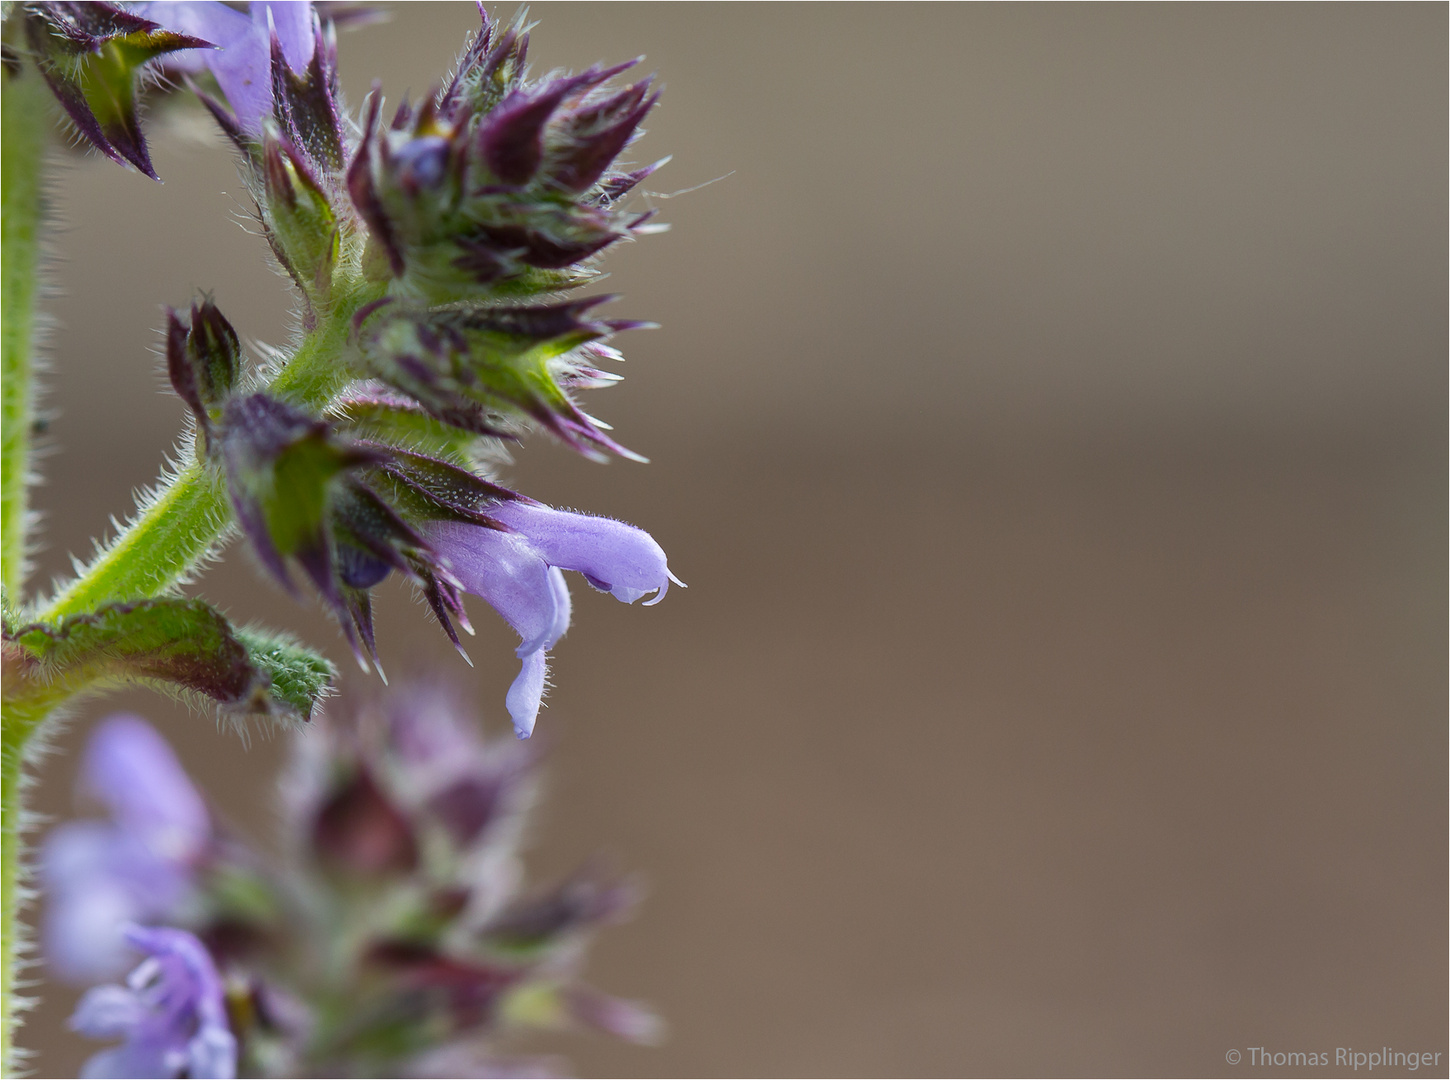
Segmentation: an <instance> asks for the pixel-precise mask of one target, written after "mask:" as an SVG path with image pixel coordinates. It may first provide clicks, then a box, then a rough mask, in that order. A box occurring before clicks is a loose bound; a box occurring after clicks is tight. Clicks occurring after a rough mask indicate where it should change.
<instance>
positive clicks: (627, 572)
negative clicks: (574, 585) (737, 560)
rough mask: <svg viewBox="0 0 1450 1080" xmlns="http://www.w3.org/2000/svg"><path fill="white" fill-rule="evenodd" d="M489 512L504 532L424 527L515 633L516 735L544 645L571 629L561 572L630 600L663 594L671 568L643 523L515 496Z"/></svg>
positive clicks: (532, 699)
mask: <svg viewBox="0 0 1450 1080" xmlns="http://www.w3.org/2000/svg"><path fill="white" fill-rule="evenodd" d="M489 516H490V517H492V518H493V519H494V520H496V521H497V522H499V523H500V524H502V525H504V526H505V527H506V529H508V530H509V531H506V532H505V531H501V530H498V529H489V528H484V527H481V526H476V525H466V524H460V523H457V522H438V523H436V524H434V525H433V526H432V528H431V530H430V533H429V539H430V540H431V541H432V543H433V546H434V548H435V550H436V551H437V553H438V554H439V555H440V556H441V557H442V558H444V559H446V560H447V564H448V567H449V570H450V572H451V573H452V574H453V576H454V577H455V578H456V579H457V580H458V581H459V582H460V583H461V584H462V585H463V587H464V589H465V590H466V591H468V592H470V593H473V594H474V595H475V596H481V597H483V599H485V600H487V601H488V602H489V603H490V604H491V605H492V606H493V608H494V609H495V610H496V611H497V612H498V613H499V614H500V615H502V616H503V617H504V620H505V621H506V622H507V623H508V624H509V625H510V626H512V627H513V628H514V629H515V630H516V631H518V634H519V636H520V637H521V638H523V642H522V644H520V645H519V647H518V650H517V651H518V656H519V658H520V659H522V660H523V669H522V670H521V671H520V672H519V675H518V678H516V679H515V680H514V683H513V685H512V686H511V687H510V688H509V692H508V699H507V701H508V710H509V715H510V716H511V717H512V718H513V722H514V730H515V731H516V732H517V733H518V736H519V738H521V739H526V738H528V737H529V736H530V735H531V734H532V733H533V730H534V721H535V719H536V718H537V717H538V713H539V705H540V702H541V700H542V698H543V694H544V677H545V675H546V674H547V667H548V657H547V654H548V651H549V650H550V649H552V648H553V647H554V645H555V644H556V643H557V642H558V640H559V639H560V638H561V637H563V636H564V633H565V631H567V630H568V629H569V618H570V610H571V609H570V600H569V588H568V586H567V585H566V584H565V583H564V575H563V574H562V573H560V571H562V570H575V571H578V572H579V573H581V574H583V575H584V577H585V579H586V580H587V581H588V582H589V584H591V585H593V586H594V587H595V588H596V589H600V590H603V591H604V592H607V593H611V594H612V595H613V596H615V597H616V598H617V599H619V600H623V601H624V602H625V603H627V604H632V603H633V602H634V601H636V600H638V599H639V598H640V597H642V596H645V595H646V594H648V593H651V592H653V593H655V597H654V599H653V600H649V601H646V603H648V604H654V603H658V602H659V601H660V600H662V599H663V598H664V595H665V592H666V590H667V589H668V588H669V586H670V582H672V581H673V582H674V583H675V584H677V585H683V584H684V583H683V582H681V581H680V580H679V579H678V578H676V577H675V576H674V575H673V574H671V573H670V571H669V567H668V565H667V561H666V558H665V553H664V551H663V550H662V549H661V548H660V546H659V544H657V543H655V541H654V538H653V537H652V536H650V534H649V533H647V532H645V531H644V530H643V529H637V528H635V527H634V526H633V525H626V524H625V523H624V522H622V521H614V520H612V519H610V518H602V517H591V516H589V515H588V514H576V513H572V512H570V511H567V510H555V509H553V508H552V507H548V506H544V505H542V504H540V503H536V502H532V501H528V500H524V499H518V500H513V501H509V502H505V503H502V504H500V505H499V506H497V507H495V508H493V509H491V510H490V511H489Z"/></svg>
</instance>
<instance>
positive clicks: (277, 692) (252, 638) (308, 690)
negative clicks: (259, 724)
mask: <svg viewBox="0 0 1450 1080" xmlns="http://www.w3.org/2000/svg"><path fill="white" fill-rule="evenodd" d="M235 633H236V636H237V638H238V639H239V640H240V641H241V642H242V644H243V645H245V646H246V647H247V651H248V652H249V653H251V656H252V663H253V664H255V665H256V666H257V667H258V668H259V669H260V670H261V671H263V672H265V673H266V674H267V676H268V677H269V678H270V679H271V681H272V696H273V697H274V698H279V699H281V700H282V701H284V702H286V703H287V705H289V706H290V707H291V708H292V709H294V710H295V711H296V712H297V714H298V715H299V716H301V717H302V718H303V719H304V720H308V719H311V717H312V710H313V709H314V708H315V707H316V705H317V703H318V702H319V701H321V700H322V699H323V698H324V697H326V696H327V694H328V692H329V690H330V689H331V686H332V680H333V679H334V678H335V677H336V675H337V669H336V668H335V667H334V666H333V664H332V661H330V660H328V659H327V658H326V657H324V656H319V655H318V654H317V653H315V652H313V651H312V650H311V649H309V648H307V646H305V645H299V644H298V643H297V642H296V641H294V640H292V638H291V637H289V636H287V635H286V634H280V633H277V632H276V631H272V630H266V629H264V628H262V627H256V626H243V627H241V628H239V629H238V630H236V631H235Z"/></svg>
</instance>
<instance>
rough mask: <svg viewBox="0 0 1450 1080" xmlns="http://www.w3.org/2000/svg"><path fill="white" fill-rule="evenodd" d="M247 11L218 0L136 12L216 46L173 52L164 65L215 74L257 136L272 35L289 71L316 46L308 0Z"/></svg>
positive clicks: (266, 98)
mask: <svg viewBox="0 0 1450 1080" xmlns="http://www.w3.org/2000/svg"><path fill="white" fill-rule="evenodd" d="M249 7H250V10H249V13H248V14H246V15H243V14H242V13H241V12H239V11H236V10H235V9H233V8H230V7H228V6H227V5H226V4H223V3H220V2H218V0H187V2H184V3H149V4H142V5H138V9H139V10H140V11H141V13H142V14H143V15H145V16H147V17H150V18H154V19H156V20H158V21H159V22H161V23H163V24H164V25H166V26H167V27H170V28H173V29H175V30H178V31H180V32H181V33H184V34H189V35H191V36H193V37H199V38H202V39H204V40H206V41H210V42H213V43H214V44H215V45H217V46H218V48H217V49H216V50H211V51H203V50H189V51H184V52H178V53H174V54H172V55H171V56H169V57H168V58H167V61H166V66H167V67H170V68H173V69H175V70H178V71H190V72H198V71H201V70H202V68H206V69H208V70H209V71H211V73H212V74H213V75H214V76H216V81H217V83H218V84H219V85H220V86H221V88H222V92H223V93H224V94H226V96H227V104H228V105H230V106H231V107H232V111H233V112H234V113H235V114H236V117H237V122H238V124H239V125H240V126H241V128H242V130H243V131H245V132H247V133H248V134H249V135H253V136H257V135H260V134H261V131H262V124H263V122H264V121H265V120H266V118H267V116H268V115H269V114H270V113H271V111H272V102H273V98H272V45H271V42H272V35H273V33H274V32H275V34H276V36H277V41H278V44H279V45H280V47H281V51H282V56H283V58H284V59H285V61H286V64H287V66H288V67H289V68H290V69H291V70H292V71H294V72H300V71H302V70H304V69H305V68H306V67H307V65H308V64H309V63H310V62H311V60H312V54H313V50H314V49H315V47H316V35H315V34H314V30H313V13H312V5H311V4H310V3H304V2H300V0H285V2H271V3H253V4H251V5H249Z"/></svg>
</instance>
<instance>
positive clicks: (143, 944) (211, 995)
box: [70, 926, 237, 1078]
mask: <svg viewBox="0 0 1450 1080" xmlns="http://www.w3.org/2000/svg"><path fill="white" fill-rule="evenodd" d="M124 935H125V940H126V941H127V942H128V943H129V944H130V945H132V946H133V947H135V948H137V949H140V950H141V951H142V952H145V953H148V954H149V956H148V957H147V959H146V960H144V961H143V962H142V963H141V965H140V966H139V967H137V968H136V969H135V970H134V971H132V972H131V974H130V976H129V977H128V978H127V979H126V985H125V986H97V987H95V988H93V989H91V990H88V991H87V992H86V994H85V996H84V997H82V998H81V1000H80V1003H79V1004H78V1005H77V1006H76V1011H75V1013H74V1014H73V1015H72V1016H71V1019H70V1026H71V1028H72V1029H73V1030H75V1031H79V1032H80V1033H81V1034H83V1035H89V1036H90V1037H91V1038H93V1039H116V1038H120V1039H124V1040H125V1041H124V1042H123V1043H122V1044H121V1045H120V1046H117V1047H115V1048H113V1049H110V1050H103V1051H101V1053H99V1054H97V1055H95V1056H94V1057H92V1058H91V1059H90V1060H89V1061H87V1062H86V1064H85V1067H84V1068H83V1069H82V1070H81V1075H82V1076H84V1077H175V1076H188V1077H223V1078H230V1077H234V1076H236V1074H237V1040H236V1038H235V1036H233V1035H232V1031H231V1027H230V1026H229V1025H228V1023H227V1010H226V997H225V993H224V990H223V988H222V981H221V977H220V976H219V975H218V974H217V969H216V964H215V963H213V961H212V958H211V954H210V953H208V952H207V951H206V947H205V946H204V945H202V943H201V942H200V941H198V940H197V939H196V938H195V937H194V936H193V935H191V934H188V933H187V932H186V931H185V930H176V929H173V928H171V927H164V926H163V927H141V926H129V927H127V928H126V929H125V931H124Z"/></svg>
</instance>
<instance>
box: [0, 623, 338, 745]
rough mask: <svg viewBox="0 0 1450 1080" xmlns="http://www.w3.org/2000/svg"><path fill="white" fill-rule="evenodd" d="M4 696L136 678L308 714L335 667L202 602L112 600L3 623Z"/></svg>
mask: <svg viewBox="0 0 1450 1080" xmlns="http://www.w3.org/2000/svg"><path fill="white" fill-rule="evenodd" d="M5 646H6V649H5V651H6V672H5V674H6V685H5V696H6V698H7V700H8V699H19V698H24V697H26V696H28V695H36V696H45V697H51V696H55V695H57V694H63V695H67V696H69V695H71V694H76V693H82V692H86V691H92V690H98V689H102V688H104V687H106V686H109V685H114V684H117V683H122V682H128V681H137V682H143V683H148V684H153V685H159V687H160V688H161V689H164V690H171V691H174V692H180V693H182V694H183V695H185V694H195V695H200V696H204V697H208V698H210V699H212V700H213V701H215V702H217V703H218V704H219V705H220V706H221V707H222V709H223V711H224V712H227V713H231V714H241V715H247V716H269V717H272V718H274V719H280V718H283V717H287V716H291V715H298V716H301V717H302V718H304V719H305V718H307V717H308V716H310V715H311V712H312V708H313V705H314V704H315V703H316V701H317V699H318V698H319V697H320V696H321V695H322V694H323V693H324V692H325V691H326V688H327V685H328V682H329V680H330V677H331V674H332V667H331V665H330V664H329V663H328V662H327V661H326V660H324V659H322V658H321V657H319V656H316V655H315V654H312V653H309V652H308V651H307V650H305V649H303V648H302V647H301V646H298V645H295V644H293V643H292V642H290V641H286V640H284V639H282V638H278V637H275V636H271V635H267V634H265V633H263V632H260V631H256V630H248V631H241V632H239V631H237V630H235V629H234V628H233V627H232V625H231V623H230V622H228V621H227V619H226V617H225V616H223V615H222V614H221V613H220V612H218V611H217V610H216V609H215V608H213V607H211V606H210V605H208V604H206V603H204V602H202V601H200V600H182V599H161V600H141V601H136V602H132V603H124V604H108V605H106V606H105V607H102V608H100V609H99V610H97V611H94V612H90V613H88V614H84V615H72V616H69V617H67V618H65V619H62V620H60V621H59V622H58V623H52V624H47V623H31V624H29V625H27V626H21V627H18V628H15V629H13V630H12V629H11V628H10V627H8V626H7V627H6V629H5Z"/></svg>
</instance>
